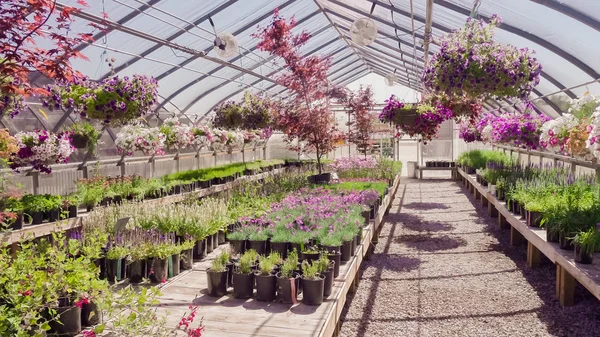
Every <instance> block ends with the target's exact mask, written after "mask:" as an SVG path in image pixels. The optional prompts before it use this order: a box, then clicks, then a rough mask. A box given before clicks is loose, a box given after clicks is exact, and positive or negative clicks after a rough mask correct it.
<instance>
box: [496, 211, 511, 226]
mask: <svg viewBox="0 0 600 337" xmlns="http://www.w3.org/2000/svg"><path fill="white" fill-rule="evenodd" d="M498 224H499V225H500V229H506V228H508V227H509V224H508V221H506V217H505V216H504V215H502V214H499V215H498Z"/></svg>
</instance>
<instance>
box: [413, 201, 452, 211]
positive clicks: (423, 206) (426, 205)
mask: <svg viewBox="0 0 600 337" xmlns="http://www.w3.org/2000/svg"><path fill="white" fill-rule="evenodd" d="M404 208H408V209H416V210H424V211H426V210H430V209H448V208H450V207H448V206H446V205H444V204H441V203H437V202H413V203H410V204H408V205H404Z"/></svg>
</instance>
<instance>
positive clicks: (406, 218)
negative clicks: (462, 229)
mask: <svg viewBox="0 0 600 337" xmlns="http://www.w3.org/2000/svg"><path fill="white" fill-rule="evenodd" d="M395 219H396V220H397V221H399V222H401V223H402V227H404V228H408V229H410V230H413V231H416V232H441V231H449V230H452V229H453V228H454V226H452V225H450V224H448V223H444V222H440V221H423V217H422V216H420V215H414V214H408V213H400V214H396V215H395Z"/></svg>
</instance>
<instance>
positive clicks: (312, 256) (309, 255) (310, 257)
mask: <svg viewBox="0 0 600 337" xmlns="http://www.w3.org/2000/svg"><path fill="white" fill-rule="evenodd" d="M302 255H303V256H304V259H305V260H306V261H308V262H310V263H312V262H313V261H316V260H318V259H319V255H320V254H319V252H316V253H306V252H304V253H302Z"/></svg>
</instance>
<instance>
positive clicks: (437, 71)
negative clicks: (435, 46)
mask: <svg viewBox="0 0 600 337" xmlns="http://www.w3.org/2000/svg"><path fill="white" fill-rule="evenodd" d="M501 22H502V19H501V18H500V17H498V16H497V15H494V16H492V18H491V20H490V22H489V23H487V24H486V23H484V21H482V20H472V19H471V18H467V23H466V24H465V26H464V27H462V28H461V29H459V30H456V31H454V32H452V33H450V34H448V36H446V37H444V38H442V39H441V41H440V45H441V48H440V50H439V52H437V53H436V54H435V55H433V57H432V58H431V61H430V62H429V63H428V65H427V67H426V68H425V70H424V73H423V83H424V85H425V87H426V88H427V89H428V90H431V91H436V92H437V91H440V92H443V93H445V94H446V95H450V96H462V95H464V94H466V95H468V96H470V97H473V98H485V97H490V96H495V97H497V98H509V97H517V98H522V99H525V98H527V97H528V96H529V93H530V92H531V90H532V89H533V88H534V87H535V86H536V85H537V84H538V83H539V81H540V73H541V70H542V66H541V65H540V63H539V62H538V61H537V59H536V58H535V57H533V54H534V52H533V51H530V50H529V49H527V48H521V49H519V48H516V47H514V46H511V45H504V44H500V43H498V42H496V41H494V29H495V28H496V27H497V26H498V25H499V24H500V23H501Z"/></svg>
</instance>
